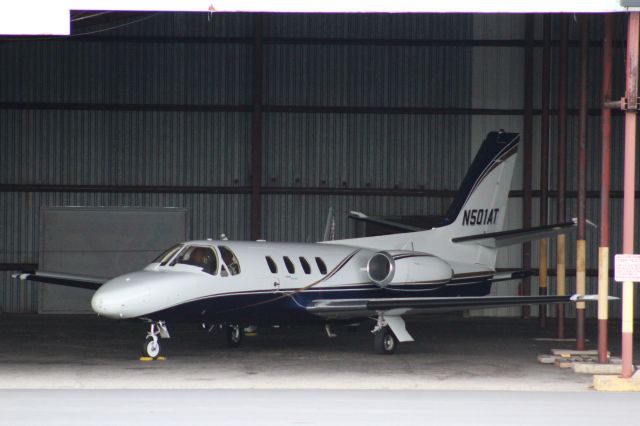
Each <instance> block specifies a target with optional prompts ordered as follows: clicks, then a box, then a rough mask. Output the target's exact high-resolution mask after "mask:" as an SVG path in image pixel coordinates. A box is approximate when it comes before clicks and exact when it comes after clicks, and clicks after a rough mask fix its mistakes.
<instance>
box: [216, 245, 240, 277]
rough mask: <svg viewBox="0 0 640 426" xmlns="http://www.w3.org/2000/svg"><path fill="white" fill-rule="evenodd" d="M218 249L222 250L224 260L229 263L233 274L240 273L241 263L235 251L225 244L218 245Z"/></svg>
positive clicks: (221, 254)
mask: <svg viewBox="0 0 640 426" xmlns="http://www.w3.org/2000/svg"><path fill="white" fill-rule="evenodd" d="M218 250H220V256H222V261H223V262H224V263H225V264H226V265H227V268H228V269H229V272H230V273H231V275H238V274H239V273H240V263H239V262H238V258H237V257H236V255H235V254H234V253H233V251H231V249H230V248H229V247H225V246H218Z"/></svg>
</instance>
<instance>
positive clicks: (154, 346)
mask: <svg viewBox="0 0 640 426" xmlns="http://www.w3.org/2000/svg"><path fill="white" fill-rule="evenodd" d="M142 356H145V357H148V358H153V359H156V358H158V356H160V342H159V341H158V338H157V337H156V338H155V339H154V338H152V337H149V336H147V338H146V339H145V341H144V344H143V345H142Z"/></svg>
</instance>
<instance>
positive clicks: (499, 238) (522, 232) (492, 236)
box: [451, 221, 577, 248]
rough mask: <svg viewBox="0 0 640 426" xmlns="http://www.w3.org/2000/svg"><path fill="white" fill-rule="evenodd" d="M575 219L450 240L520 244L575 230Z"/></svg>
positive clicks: (503, 244) (491, 245)
mask: <svg viewBox="0 0 640 426" xmlns="http://www.w3.org/2000/svg"><path fill="white" fill-rule="evenodd" d="M576 226H577V222H576V221H572V222H565V223H558V224H555V225H547V226H537V227H534V228H526V229H516V230H513V231H500V232H491V233H488V234H476V235H469V236H466V237H458V238H453V239H452V240H451V241H453V242H454V243H461V244H470V243H471V244H479V245H481V246H485V247H489V248H499V247H505V246H510V245H512V244H520V243H523V242H525V241H531V240H538V239H541V238H548V237H552V236H554V235H558V234H566V233H568V232H571V231H573V230H575V228H576Z"/></svg>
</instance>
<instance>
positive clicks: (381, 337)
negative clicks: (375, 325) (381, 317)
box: [373, 326, 398, 355]
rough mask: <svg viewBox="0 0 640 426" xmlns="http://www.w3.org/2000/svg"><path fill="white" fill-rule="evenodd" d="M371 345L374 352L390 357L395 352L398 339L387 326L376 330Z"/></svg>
mask: <svg viewBox="0 0 640 426" xmlns="http://www.w3.org/2000/svg"><path fill="white" fill-rule="evenodd" d="M373 345H374V347H375V349H376V352H377V353H379V354H382V355H391V354H393V353H394V352H395V351H396V347H397V346H398V339H396V336H395V335H394V334H393V332H392V331H391V329H390V328H389V327H388V326H387V327H384V328H383V329H382V330H378V331H376V332H375V334H374V335H373Z"/></svg>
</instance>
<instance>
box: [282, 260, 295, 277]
mask: <svg viewBox="0 0 640 426" xmlns="http://www.w3.org/2000/svg"><path fill="white" fill-rule="evenodd" d="M283 259H284V266H286V267H287V271H289V273H290V274H295V273H296V268H295V267H294V266H293V262H292V261H291V259H289V258H288V257H287V256H284V257H283Z"/></svg>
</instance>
